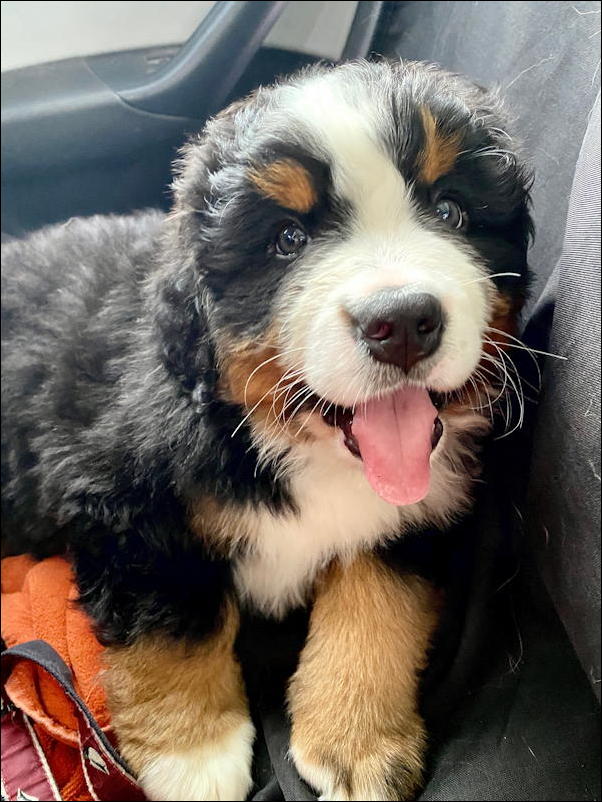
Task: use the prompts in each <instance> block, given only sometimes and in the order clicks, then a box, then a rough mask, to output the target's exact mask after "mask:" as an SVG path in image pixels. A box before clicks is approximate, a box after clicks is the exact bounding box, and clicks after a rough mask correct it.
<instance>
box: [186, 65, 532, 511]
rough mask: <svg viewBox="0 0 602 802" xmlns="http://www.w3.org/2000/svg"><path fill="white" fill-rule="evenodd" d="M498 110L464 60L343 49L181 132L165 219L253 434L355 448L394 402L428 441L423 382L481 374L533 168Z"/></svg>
mask: <svg viewBox="0 0 602 802" xmlns="http://www.w3.org/2000/svg"><path fill="white" fill-rule="evenodd" d="M503 128H504V123H503V120H502V119H500V117H499V116H498V110H497V102H496V101H495V100H494V99H492V97H491V96H489V95H487V94H486V93H485V92H483V91H482V90H480V89H478V88H476V87H474V86H473V85H471V84H469V83H468V82H467V81H465V80H463V79H461V78H458V77H455V76H451V75H449V74H447V73H443V72H441V71H439V70H436V69H434V68H432V67H427V66H424V65H418V64H407V65H403V64H396V65H389V64H384V63H382V64H376V65H368V64H352V65H345V66H342V67H338V68H335V69H330V70H328V69H319V70H317V71H311V72H309V73H306V74H302V75H301V76H299V77H297V78H295V79H293V80H292V81H290V82H288V83H283V84H282V85H280V86H277V87H275V88H271V89H267V90H260V91H259V92H258V93H257V94H256V95H254V96H253V97H252V98H251V99H249V100H248V101H246V102H242V103H239V104H238V105H237V106H236V107H235V108H233V109H231V110H229V111H228V112H226V113H225V114H223V115H221V116H219V117H218V118H217V119H216V120H215V121H214V122H212V123H211V124H210V125H209V126H208V128H207V131H206V132H205V135H204V138H203V139H201V140H200V141H199V142H198V143H192V144H191V145H190V146H189V147H188V149H187V152H186V153H185V155H184V158H183V161H182V165H181V170H180V174H179V178H178V179H177V180H176V184H175V187H176V213H175V216H174V219H175V220H176V221H177V225H178V231H179V236H180V239H181V242H182V243H183V246H184V247H185V248H186V250H187V252H189V253H194V260H195V265H196V269H198V270H199V271H200V272H201V273H202V275H203V284H204V286H205V287H206V296H205V304H206V312H207V316H208V320H209V327H210V332H211V336H212V339H213V342H214V345H215V348H216V350H217V354H218V359H219V370H220V376H221V379H220V388H221V389H220V391H221V393H222V397H223V398H225V399H226V400H229V401H232V402H234V403H236V404H240V405H241V406H242V407H244V410H245V413H248V415H249V417H248V422H249V423H250V424H251V425H252V426H253V430H254V432H255V436H256V439H257V440H258V442H261V441H263V442H264V444H265V442H266V441H267V440H269V442H270V444H271V445H272V446H273V445H274V443H277V444H280V445H281V446H283V445H285V444H286V443H289V444H290V442H291V441H292V440H294V439H295V438H297V439H299V438H301V437H324V438H326V437H339V439H340V440H341V441H342V442H344V443H346V445H347V448H348V449H349V450H350V451H352V452H354V453H357V452H358V451H362V455H363V452H364V450H365V449H364V442H365V448H366V449H368V450H369V449H370V448H371V446H370V443H372V444H374V441H375V440H376V441H378V440H379V436H380V435H379V426H380V427H381V428H382V427H383V426H385V422H386V423H387V425H389V428H390V424H391V422H395V421H396V420H397V422H398V423H399V425H400V426H401V428H402V429H404V431H405V426H404V425H402V423H400V421H401V416H402V413H401V412H400V409H401V408H402V407H403V408H404V409H408V410H409V412H408V413H407V414H408V415H409V416H410V417H414V418H420V419H423V420H424V427H425V431H426V432H427V433H428V437H429V442H431V440H432V443H435V444H436V440H437V438H438V436H439V433H438V432H437V421H436V420H435V418H436V413H434V414H431V411H430V408H429V403H431V402H430V401H427V399H426V397H425V396H428V395H429V394H430V399H431V400H433V399H434V398H435V394H437V397H439V398H441V396H440V394H444V393H450V392H453V391H456V390H459V389H460V388H462V387H463V386H464V385H465V384H466V383H467V382H468V381H470V380H471V377H473V375H474V374H475V371H477V369H478V366H479V364H480V362H481V360H482V359H483V357H484V354H485V353H486V351H487V348H488V340H489V339H490V338H492V339H494V340H499V339H500V337H501V335H498V334H495V331H499V332H502V331H511V330H512V328H513V324H514V318H515V315H516V313H517V310H518V309H519V308H520V305H521V302H522V299H523V297H524V292H525V287H526V280H527V265H526V249H527V243H528V238H529V226H530V222H529V216H528V212H527V201H528V199H527V192H528V189H527V187H526V181H527V179H526V175H525V173H524V172H523V169H522V168H521V166H520V165H519V163H518V160H517V158H516V156H515V155H514V153H513V152H512V143H511V141H510V139H509V136H508V134H507V133H506V132H505V131H504V130H503ZM500 274H503V275H500ZM409 388H413V389H412V391H410V389H409ZM414 390H415V391H416V392H414ZM399 393H401V395H399ZM396 394H397V395H396ZM387 398H388V399H389V401H388V402H387V403H389V406H390V405H391V404H392V405H393V409H392V410H391V409H389V410H388V412H387V410H386V409H385V408H384V407H383V403H382V399H387ZM385 406H386V405H385ZM360 409H361V410H364V412H363V413H362V414H363V418H362V421H361V422H360V421H359V419H358V420H357V422H356V424H355V425H354V421H353V418H352V414H353V412H354V411H355V412H356V417H357V414H358V413H357V410H360ZM387 415H388V417H387ZM383 416H384V418H383ZM429 416H430V417H429ZM337 417H338V420H337ZM385 419H386V421H385V422H383V421H384V420H385ZM379 421H380V423H379ZM335 422H336V423H337V424H338V426H336V427H333V426H332V424H333V423H335ZM364 424H365V425H366V426H368V428H369V430H370V431H369V434H368V435H366V433H365V432H363V426H364ZM433 427H434V430H433V431H434V434H433V436H432V437H431V430H432V429H433ZM300 429H302V431H299V430H300ZM340 430H342V434H341V431H340ZM407 434H408V432H405V435H406V436H407ZM425 437H426V435H425ZM432 443H431V447H432ZM419 450H420V449H419ZM413 456H414V457H416V453H413ZM377 461H378V460H377ZM410 462H411V460H410ZM381 468H382V465H381ZM393 495H395V494H393ZM402 495H403V494H402ZM411 495H412V494H411V493H410V496H411Z"/></svg>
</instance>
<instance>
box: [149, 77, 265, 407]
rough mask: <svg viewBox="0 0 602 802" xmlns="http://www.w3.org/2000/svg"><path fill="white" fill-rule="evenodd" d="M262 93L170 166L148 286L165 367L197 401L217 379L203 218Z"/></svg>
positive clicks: (220, 118) (233, 109)
mask: <svg viewBox="0 0 602 802" xmlns="http://www.w3.org/2000/svg"><path fill="white" fill-rule="evenodd" d="M261 92H262V90H258V91H257V92H255V93H253V94H252V95H249V96H248V97H246V98H244V99H243V100H238V101H236V102H235V103H233V104H232V105H230V106H229V107H228V108H227V109H225V110H224V111H222V112H220V113H219V114H218V115H217V116H216V117H214V118H213V119H212V120H210V121H209V122H208V123H207V124H206V126H205V128H204V129H203V131H202V132H201V133H200V134H198V135H196V136H194V137H192V138H191V139H190V140H189V141H188V143H187V144H186V145H185V146H184V147H183V148H182V150H181V152H180V155H179V158H178V159H177V160H176V162H175V163H174V181H173V187H172V188H173V208H172V211H171V213H170V214H169V215H168V216H167V218H166V220H165V226H164V232H163V237H162V241H161V246H160V253H159V261H160V265H159V268H158V270H157V273H156V275H155V277H154V281H153V286H152V300H151V302H152V305H153V309H152V317H153V323H154V331H155V334H156V336H157V339H158V342H159V347H160V352H161V359H162V361H163V363H164V365H165V367H166V368H167V370H168V371H169V373H170V374H171V375H172V376H174V377H175V378H176V379H177V380H178V381H179V383H180V384H181V386H182V387H183V388H184V389H185V390H186V391H187V392H191V393H194V394H195V395H196V396H199V397H201V396H202V395H203V394H204V393H205V392H207V393H209V394H211V389H212V387H211V385H212V383H214V382H215V375H216V374H215V354H214V350H213V346H212V342H211V336H210V331H209V325H208V311H209V308H210V306H211V297H210V295H209V294H208V292H207V290H206V289H204V288H203V282H202V277H203V236H202V234H203V224H204V217H205V214H206V212H207V210H208V208H209V207H210V206H211V204H212V203H213V202H214V200H215V199H214V198H213V192H214V190H213V185H214V177H215V175H216V174H217V173H218V172H219V171H220V170H221V169H223V168H224V166H225V165H227V164H228V160H229V159H232V155H233V152H234V151H235V150H236V139H237V132H238V131H240V130H243V129H245V128H246V127H247V126H248V125H249V123H250V122H251V120H252V119H253V118H254V116H255V114H256V113H257V110H258V108H259V107H260V106H261V105H262V103H261V97H260V95H261Z"/></svg>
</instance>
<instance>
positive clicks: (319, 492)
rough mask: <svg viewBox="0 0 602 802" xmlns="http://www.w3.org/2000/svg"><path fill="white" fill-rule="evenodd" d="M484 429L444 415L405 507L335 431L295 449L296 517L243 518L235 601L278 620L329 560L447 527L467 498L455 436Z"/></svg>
mask: <svg viewBox="0 0 602 802" xmlns="http://www.w3.org/2000/svg"><path fill="white" fill-rule="evenodd" d="M487 428H488V423H487V421H486V420H485V419H484V418H483V417H481V416H480V415H475V414H474V413H471V412H470V413H468V414H466V415H454V416H452V417H451V418H447V417H446V418H445V427H444V434H443V437H442V439H441V442H440V443H439V446H438V447H437V449H436V451H435V452H434V453H433V455H432V457H431V483H430V490H429V493H428V495H427V496H426V498H425V499H424V500H423V501H421V502H419V503H418V504H411V505H409V506H407V507H394V506H393V505H391V504H388V503H387V502H386V501H383V500H382V499H381V498H380V497H379V496H378V495H377V494H376V493H375V492H374V491H373V490H372V488H371V487H370V485H369V484H368V481H367V480H366V478H365V476H364V472H363V469H362V465H361V463H360V462H359V461H358V460H357V459H355V458H354V457H352V456H351V455H350V454H349V452H348V451H347V450H346V449H345V448H344V446H343V444H342V436H341V435H340V433H339V435H338V436H337V437H336V438H335V437H330V438H327V439H324V440H320V441H317V442H314V443H312V444H311V445H307V446H300V447H299V449H300V450H299V454H298V464H297V465H296V466H294V467H293V468H292V469H291V473H290V481H291V486H292V488H291V489H292V493H293V497H294V499H295V501H296V503H297V508H298V510H297V512H296V513H289V514H288V515H272V514H271V513H269V512H267V511H265V510H264V511H261V512H258V511H257V510H253V511H249V512H247V513H246V514H245V516H244V526H245V531H246V532H247V534H248V537H249V542H250V546H251V549H250V551H249V553H248V554H247V555H246V556H245V557H244V558H241V559H239V560H238V561H237V562H235V564H234V575H235V582H236V586H237V589H238V592H239V595H240V596H241V598H243V599H245V600H246V601H248V602H249V603H250V604H252V605H254V606H255V607H256V608H258V609H259V610H261V611H262V612H264V613H266V614H268V615H274V616H281V615H283V614H284V613H285V612H286V611H287V610H288V609H289V608H291V607H294V606H297V605H300V604H303V603H304V602H305V599H306V595H307V591H308V590H309V588H310V587H311V585H312V583H313V581H314V579H315V577H316V574H317V573H318V571H319V570H320V569H321V568H323V567H325V566H326V565H327V564H328V563H329V562H330V560H332V558H333V557H337V556H339V557H341V558H343V559H350V558H352V557H353V556H354V554H356V553H357V552H358V551H359V550H365V549H370V548H373V547H374V546H375V545H377V544H378V543H379V542H382V541H384V540H386V539H387V538H390V537H392V536H395V535H397V534H400V533H402V532H403V531H404V530H405V529H407V527H408V526H428V525H436V526H447V525H448V524H449V523H450V521H451V520H452V519H453V518H454V517H455V516H456V515H457V514H458V513H460V512H462V511H464V510H465V509H466V508H467V506H468V505H469V501H470V485H471V478H470V476H469V474H468V473H467V471H466V467H465V463H466V460H467V459H468V458H470V459H474V457H473V456H472V451H473V448H472V445H471V443H470V441H466V439H465V438H464V439H463V438H461V437H458V435H459V434H462V433H464V435H467V434H470V433H473V434H477V433H480V434H483V433H484V432H485V431H486V430H487Z"/></svg>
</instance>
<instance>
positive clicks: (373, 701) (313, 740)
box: [289, 555, 438, 799]
mask: <svg viewBox="0 0 602 802" xmlns="http://www.w3.org/2000/svg"><path fill="white" fill-rule="evenodd" d="M437 607H438V604H437V599H436V596H435V593H434V591H433V590H432V588H431V587H430V586H429V585H428V584H427V583H426V582H424V581H423V580H421V579H419V578H417V577H415V576H406V577H400V576H398V575H397V574H396V573H394V572H393V571H391V570H390V569H389V568H387V567H386V566H385V565H384V564H383V563H382V562H380V561H379V560H378V559H377V558H376V557H374V556H368V555H363V556H361V557H359V558H358V559H356V560H355V561H354V562H353V563H352V564H351V565H348V566H346V567H342V566H341V565H339V564H335V565H333V566H332V567H331V568H330V569H329V570H328V571H327V573H326V575H325V576H324V578H323V579H322V581H321V582H320V584H319V586H318V588H317V596H316V601H315V605H314V608H313V611H312V615H311V622H310V632H309V637H308V640H307V643H306V645H305V648H304V649H303V652H302V654H301V658H300V662H299V667H298V669H297V672H296V673H295V675H294V677H293V678H292V680H291V684H290V688H289V705H290V711H291V715H292V739H291V743H292V746H293V753H294V754H295V756H296V757H297V758H299V757H301V759H300V760H298V763H299V762H300V763H301V764H303V762H307V764H308V765H314V766H320V767H325V768H327V769H328V770H330V772H332V773H333V775H334V776H335V777H336V778H337V780H336V782H337V783H338V784H339V785H340V786H341V788H343V793H344V794H345V796H344V797H339V796H337V797H336V798H350V799H408V798H411V796H412V794H413V793H414V792H415V790H416V789H417V788H418V786H419V785H420V782H421V777H422V754H423V751H424V748H425V742H426V738H425V731H424V725H423V722H422V720H421V718H420V716H419V714H418V711H417V688H418V672H419V671H420V670H421V669H422V668H423V667H424V666H425V663H426V650H427V647H428V644H429V640H430V637H431V634H432V632H433V629H434V626H435V623H436V618H437ZM392 767H397V769H398V771H397V772H396V771H395V768H393V769H392ZM298 768H299V766H298ZM300 768H302V766H301V767H300ZM383 788H386V789H388V790H386V791H385V792H384V793H385V794H386V795H383V796H373V795H370V794H374V793H375V789H376V792H378V789H383ZM319 790H323V789H319ZM381 792H382V791H381ZM389 794H390V795H389ZM397 794H400V795H399V796H398V795H397Z"/></svg>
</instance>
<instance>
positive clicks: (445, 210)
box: [434, 198, 468, 229]
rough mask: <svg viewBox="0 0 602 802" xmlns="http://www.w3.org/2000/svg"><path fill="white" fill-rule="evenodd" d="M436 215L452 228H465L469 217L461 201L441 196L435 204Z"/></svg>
mask: <svg viewBox="0 0 602 802" xmlns="http://www.w3.org/2000/svg"><path fill="white" fill-rule="evenodd" d="M434 212H435V216H436V217H438V218H439V220H441V221H443V222H444V223H445V224H446V225H447V226H449V227H450V228H456V229H460V228H464V226H465V225H466V223H467V222H468V218H467V216H466V214H465V212H464V211H463V210H462V207H461V206H460V204H459V203H457V202H456V201H455V200H452V199H451V198H439V200H438V201H437V202H436V203H435V205H434Z"/></svg>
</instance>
